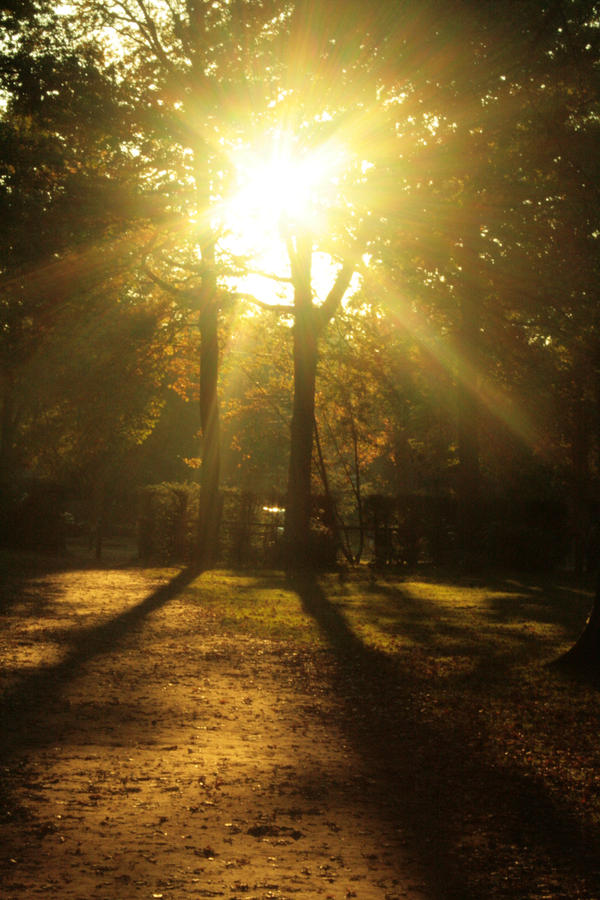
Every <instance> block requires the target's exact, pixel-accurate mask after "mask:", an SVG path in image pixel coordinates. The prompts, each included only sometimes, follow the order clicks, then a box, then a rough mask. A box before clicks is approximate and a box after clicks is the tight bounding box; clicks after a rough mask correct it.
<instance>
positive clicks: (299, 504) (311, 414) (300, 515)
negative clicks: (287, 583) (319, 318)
mask: <svg viewBox="0 0 600 900" xmlns="http://www.w3.org/2000/svg"><path fill="white" fill-rule="evenodd" d="M309 284H310V282H309ZM295 313H296V314H295V321H294V331H293V341H294V400H293V407H292V425H291V444H290V463H289V471H288V490H287V503H286V516H285V545H286V557H287V559H286V561H287V563H288V565H289V566H291V567H292V568H300V569H302V568H306V567H307V566H308V565H309V564H310V557H311V553H310V513H311V463H312V448H313V429H314V419H315V384H316V373H317V338H318V335H317V323H316V321H315V311H314V309H313V305H312V299H311V296H310V288H308V290H297V291H296V296H295Z"/></svg>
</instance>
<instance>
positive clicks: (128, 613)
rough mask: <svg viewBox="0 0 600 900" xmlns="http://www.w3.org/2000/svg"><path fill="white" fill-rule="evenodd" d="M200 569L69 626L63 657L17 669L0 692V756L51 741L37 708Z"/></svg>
mask: <svg viewBox="0 0 600 900" xmlns="http://www.w3.org/2000/svg"><path fill="white" fill-rule="evenodd" d="M200 574H201V570H200V569H199V568H197V567H194V568H192V567H190V568H187V569H184V570H182V571H181V572H180V573H179V574H177V575H176V576H175V577H174V578H173V579H171V581H169V582H168V583H167V584H164V585H162V586H161V587H159V588H157V589H156V590H155V591H153V592H152V593H150V594H149V595H148V596H146V597H145V598H144V599H143V600H142V601H141V602H140V603H137V604H136V605H135V606H132V607H130V608H128V609H126V610H125V611H124V612H122V613H120V614H119V615H117V616H115V617H113V618H112V619H110V620H109V621H108V622H104V623H102V624H100V625H94V626H90V627H84V628H79V629H76V630H74V631H69V632H65V634H64V639H65V640H66V641H68V642H70V643H71V647H70V649H69V650H68V651H67V652H66V654H65V655H64V657H63V658H62V659H61V660H60V661H59V662H57V663H54V664H50V665H43V666H38V667H36V668H35V669H33V670H31V671H29V672H26V673H24V674H21V675H18V676H17V677H16V680H15V683H14V684H13V685H12V686H9V687H8V688H7V690H5V691H4V693H3V695H2V697H1V698H0V762H1V763H3V764H4V765H6V764H7V763H8V761H9V760H10V759H11V758H12V756H13V755H15V754H16V753H18V752H19V751H21V750H24V749H26V748H28V747H30V746H35V747H39V746H41V745H44V744H47V743H48V742H49V741H51V740H52V736H51V735H50V734H44V733H40V732H39V731H36V730H35V729H32V727H31V726H32V723H34V722H35V720H36V717H37V715H38V713H39V711H40V710H43V709H44V707H45V706H46V705H48V704H49V703H53V704H56V703H57V702H60V697H61V695H62V692H63V691H64V689H65V687H66V686H67V685H68V684H69V683H70V682H71V681H73V680H74V679H75V678H76V677H77V676H78V675H79V673H80V672H81V671H83V670H84V669H85V667H86V665H87V664H88V663H90V662H91V661H92V660H94V659H95V658H97V657H100V656H103V655H104V654H108V653H110V652H113V651H114V650H115V649H116V648H118V647H119V645H120V644H122V642H123V641H124V640H125V638H126V637H127V636H128V635H129V634H130V633H132V632H133V631H135V630H136V629H137V628H138V627H139V626H140V625H141V624H142V623H143V621H144V620H145V619H146V618H147V617H148V616H149V615H150V614H151V613H153V612H155V611H156V610H158V609H160V608H161V607H163V606H164V605H165V604H167V603H169V601H171V600H173V599H174V598H175V597H177V596H178V595H179V594H180V593H181V592H182V591H183V590H184V589H185V588H186V587H187V586H188V585H189V584H190V583H191V582H192V581H194V580H195V579H196V578H197V577H198V576H199V575H200Z"/></svg>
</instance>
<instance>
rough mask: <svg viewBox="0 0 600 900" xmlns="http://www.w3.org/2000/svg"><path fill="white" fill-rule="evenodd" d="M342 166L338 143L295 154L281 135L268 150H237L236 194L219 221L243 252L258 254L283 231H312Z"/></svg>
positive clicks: (292, 145)
mask: <svg viewBox="0 0 600 900" xmlns="http://www.w3.org/2000/svg"><path fill="white" fill-rule="evenodd" d="M344 160H345V152H344V149H343V147H342V146H341V145H340V144H339V143H338V142H335V141H332V140H331V141H328V142H325V143H324V144H323V145H322V146H320V147H318V148H315V149H312V150H301V149H300V148H299V147H298V146H296V144H295V143H294V141H293V140H292V138H291V137H289V136H287V135H282V134H280V135H277V136H276V137H275V139H274V140H273V142H272V143H271V144H270V145H269V144H267V143H266V142H265V143H263V144H261V145H259V146H257V147H252V148H247V147H246V148H240V149H238V151H237V152H236V153H235V154H234V158H233V162H234V165H235V169H236V172H237V183H238V190H237V191H236V192H235V193H234V194H233V195H232V197H231V198H230V200H229V201H228V203H227V204H226V207H225V219H226V224H227V227H228V229H230V231H231V233H232V235H233V236H234V238H235V239H236V241H237V242H238V243H239V245H240V246H241V247H242V248H243V250H244V251H247V250H248V249H249V248H251V249H252V250H256V249H259V248H260V249H261V250H264V247H265V246H268V245H269V243H272V242H273V240H274V239H278V238H280V237H281V232H282V231H284V230H285V229H286V228H289V229H290V230H292V231H295V230H297V229H302V230H303V231H308V232H315V231H316V230H318V228H319V225H320V222H319V216H320V212H321V211H322V210H324V209H326V208H327V207H328V206H330V204H331V201H332V193H335V190H336V185H337V179H338V176H339V172H340V170H341V169H342V168H343V165H344Z"/></svg>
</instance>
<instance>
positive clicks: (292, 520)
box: [284, 234, 354, 569]
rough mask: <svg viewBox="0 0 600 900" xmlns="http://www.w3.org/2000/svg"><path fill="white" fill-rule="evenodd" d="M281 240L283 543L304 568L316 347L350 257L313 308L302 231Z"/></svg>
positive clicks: (308, 245)
mask: <svg viewBox="0 0 600 900" xmlns="http://www.w3.org/2000/svg"><path fill="white" fill-rule="evenodd" d="M286 239H287V247H288V253H289V257H290V264H291V268H292V284H293V286H294V329H293V342H294V399H293V407H292V425H291V436H290V439H291V443H290V465H289V470H288V489H287V501H286V514H285V533H284V545H285V555H286V565H287V567H288V568H292V569H306V568H310V567H311V566H312V553H311V534H310V513H311V464H312V449H313V430H314V421H315V385H316V375H317V349H318V343H319V337H320V336H321V334H322V332H323V330H324V328H325V327H326V326H327V324H328V322H329V321H330V319H331V318H332V316H333V315H334V313H335V311H336V310H337V308H338V307H339V305H340V303H341V301H342V297H343V296H344V293H345V291H346V289H347V288H348V285H349V284H350V280H351V278H352V273H353V271H354V266H353V263H352V262H351V261H350V260H347V261H346V262H344V264H343V265H342V267H341V269H340V270H339V272H338V274H337V277H336V279H335V283H334V285H333V287H332V288H331V290H330V291H329V294H328V295H327V298H326V299H325V300H324V302H323V303H322V304H321V306H318V307H315V306H314V305H313V301H312V285H311V262H312V241H311V239H310V237H309V236H308V235H306V234H303V235H300V236H299V237H297V238H296V239H295V240H293V239H292V237H291V235H290V234H288V235H287V236H286Z"/></svg>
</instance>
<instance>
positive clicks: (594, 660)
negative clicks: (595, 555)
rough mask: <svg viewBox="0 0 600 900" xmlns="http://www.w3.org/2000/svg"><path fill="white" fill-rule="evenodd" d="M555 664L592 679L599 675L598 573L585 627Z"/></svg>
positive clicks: (599, 608) (599, 616)
mask: <svg viewBox="0 0 600 900" xmlns="http://www.w3.org/2000/svg"><path fill="white" fill-rule="evenodd" d="M555 665H556V666H557V667H559V668H564V669H567V670H571V671H573V672H580V673H581V674H583V675H587V676H590V677H592V678H594V679H597V678H599V677H600V574H599V575H598V581H597V585H596V596H595V597H594V605H593V607H592V611H591V613H590V616H589V618H588V620H587V622H586V624H585V628H584V629H583V631H582V632H581V634H580V635H579V637H578V638H577V640H576V641H575V643H574V644H573V646H572V647H571V648H570V650H567V652H566V653H565V654H563V656H561V657H559V659H558V660H556V663H555Z"/></svg>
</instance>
